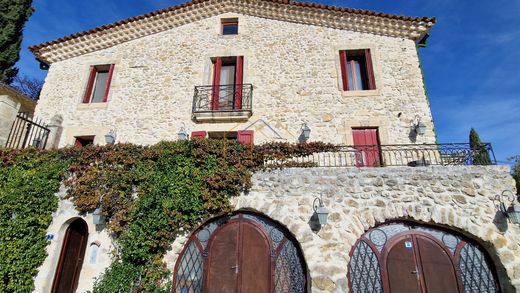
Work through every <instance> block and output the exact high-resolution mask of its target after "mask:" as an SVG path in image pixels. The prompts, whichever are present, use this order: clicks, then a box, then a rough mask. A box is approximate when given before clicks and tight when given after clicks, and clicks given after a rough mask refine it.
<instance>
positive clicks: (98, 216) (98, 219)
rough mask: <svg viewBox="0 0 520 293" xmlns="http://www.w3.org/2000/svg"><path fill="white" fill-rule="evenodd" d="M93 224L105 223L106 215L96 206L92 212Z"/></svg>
mask: <svg viewBox="0 0 520 293" xmlns="http://www.w3.org/2000/svg"><path fill="white" fill-rule="evenodd" d="M92 220H93V222H94V225H103V224H105V223H106V217H105V216H104V215H103V214H102V213H101V208H99V207H98V208H96V209H95V210H94V212H93V213H92Z"/></svg>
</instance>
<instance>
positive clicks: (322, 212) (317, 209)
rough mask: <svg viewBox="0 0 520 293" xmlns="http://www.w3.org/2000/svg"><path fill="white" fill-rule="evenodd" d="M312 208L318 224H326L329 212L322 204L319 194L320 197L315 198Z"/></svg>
mask: <svg viewBox="0 0 520 293" xmlns="http://www.w3.org/2000/svg"><path fill="white" fill-rule="evenodd" d="M312 207H313V209H314V213H315V214H316V215H317V216H318V222H319V223H320V225H321V226H323V225H325V224H327V217H328V215H329V210H327V208H326V207H325V205H324V204H323V197H322V195H321V194H320V197H316V198H315V199H314V202H313V203H312Z"/></svg>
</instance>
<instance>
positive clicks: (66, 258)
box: [51, 219, 88, 293]
mask: <svg viewBox="0 0 520 293" xmlns="http://www.w3.org/2000/svg"><path fill="white" fill-rule="evenodd" d="M87 238H88V226H87V223H85V221H83V220H82V219H77V220H75V221H74V222H72V223H70V225H69V227H68V228H67V232H65V238H64V240H63V247H62V249H61V253H60V259H59V262H58V267H57V269H56V274H55V276H54V282H53V285H52V291H51V292H53V293H72V292H76V288H77V286H78V280H79V273H80V271H81V267H82V265H83V258H84V257H85V249H86V247H87Z"/></svg>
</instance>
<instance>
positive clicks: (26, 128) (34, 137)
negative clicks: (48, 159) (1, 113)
mask: <svg viewBox="0 0 520 293" xmlns="http://www.w3.org/2000/svg"><path fill="white" fill-rule="evenodd" d="M33 119H34V118H33V117H31V116H30V115H29V114H27V113H18V115H17V116H16V119H15V121H14V122H13V126H12V127H11V132H9V136H8V137H7V142H6V144H5V147H7V148H13V149H23V148H28V147H36V148H39V149H45V146H46V145H47V140H48V138H49V132H50V130H49V128H47V125H45V124H44V123H43V121H42V120H33Z"/></svg>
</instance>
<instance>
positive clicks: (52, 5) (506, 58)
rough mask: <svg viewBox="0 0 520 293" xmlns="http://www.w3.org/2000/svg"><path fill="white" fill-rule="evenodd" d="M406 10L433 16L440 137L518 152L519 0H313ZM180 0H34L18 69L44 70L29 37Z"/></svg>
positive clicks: (429, 68) (432, 91) (46, 36)
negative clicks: (473, 132) (472, 139)
mask: <svg viewBox="0 0 520 293" xmlns="http://www.w3.org/2000/svg"><path fill="white" fill-rule="evenodd" d="M314 2H319V3H324V4H329V5H335V6H343V7H351V8H362V9H370V10H376V11H382V12H387V13H394V14H404V15H411V16H435V17H437V25H436V26H435V27H434V28H433V30H432V32H431V33H432V36H431V37H430V39H429V40H428V43H429V46H428V48H426V49H421V57H422V60H423V66H424V72H425V76H426V86H427V89H428V94H429V98H430V103H431V107H432V112H433V117H434V121H435V124H436V131H437V135H438V140H439V142H467V141H468V134H469V130H470V128H471V127H475V128H476V129H477V131H478V132H479V134H480V137H481V139H482V140H483V141H489V142H491V143H492V144H493V147H494V150H495V154H496V156H497V159H498V160H499V162H501V163H506V158H507V157H509V156H512V155H515V154H520V0H495V1H484V0H473V1H454V0H421V1H417V0H392V1H389V0H386V1H385V0H349V1H325V0H322V1H314ZM179 3H182V1H172V0H124V1H123V0H89V1H70V0H33V6H34V7H35V8H36V12H35V13H34V14H33V16H32V17H31V19H30V20H29V22H28V23H27V25H26V27H25V34H24V41H23V45H22V46H23V48H22V53H21V56H22V57H21V60H20V61H19V63H18V65H17V66H18V67H19V68H20V72H21V73H22V74H26V75H28V76H31V77H38V78H44V77H45V74H46V73H45V72H44V71H41V70H40V69H39V67H38V63H37V62H36V61H35V60H34V56H33V55H32V54H31V53H30V52H29V50H28V49H27V47H28V46H30V45H35V44H39V43H42V42H45V41H51V40H54V39H56V38H59V37H62V36H65V35H69V34H71V33H75V32H79V31H83V30H86V29H90V28H93V27H96V26H99V25H102V24H106V23H111V22H114V21H117V20H120V19H123V18H126V17H130V16H134V15H139V14H143V13H146V12H150V11H153V10H156V9H160V8H165V7H168V6H172V5H176V4H179Z"/></svg>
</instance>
